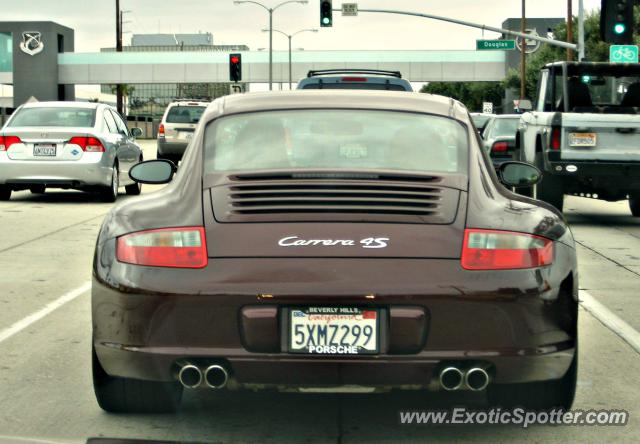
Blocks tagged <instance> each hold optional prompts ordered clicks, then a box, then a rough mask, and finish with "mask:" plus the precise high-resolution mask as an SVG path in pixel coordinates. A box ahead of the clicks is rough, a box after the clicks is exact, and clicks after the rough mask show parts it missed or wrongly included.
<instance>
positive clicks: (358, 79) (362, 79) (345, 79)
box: [342, 77, 367, 82]
mask: <svg viewBox="0 0 640 444" xmlns="http://www.w3.org/2000/svg"><path fill="white" fill-rule="evenodd" d="M342 81H343V82H366V81H367V78H366V77H343V78H342Z"/></svg>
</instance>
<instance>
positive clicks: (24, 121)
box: [7, 106, 96, 128]
mask: <svg viewBox="0 0 640 444" xmlns="http://www.w3.org/2000/svg"><path fill="white" fill-rule="evenodd" d="M95 120H96V110H95V109H92V108H71V107H66V106H65V107H59V108H54V107H33V108H31V107H27V108H22V109H20V110H19V111H17V112H16V114H15V115H14V116H13V118H12V119H11V121H10V122H9V124H8V125H7V126H10V127H19V126H20V127H25V126H61V127H74V128H78V127H80V128H92V127H93V126H94V123H95Z"/></svg>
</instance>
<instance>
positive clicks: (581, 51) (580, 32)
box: [578, 0, 586, 62]
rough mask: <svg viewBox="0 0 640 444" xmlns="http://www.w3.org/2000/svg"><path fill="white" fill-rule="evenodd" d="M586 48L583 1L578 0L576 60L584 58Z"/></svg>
mask: <svg viewBox="0 0 640 444" xmlns="http://www.w3.org/2000/svg"><path fill="white" fill-rule="evenodd" d="M585 51H586V48H585V46H584V1H583V0H578V61H580V62H582V61H583V60H584V58H585V57H586V56H585Z"/></svg>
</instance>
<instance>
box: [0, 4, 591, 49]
mask: <svg viewBox="0 0 640 444" xmlns="http://www.w3.org/2000/svg"><path fill="white" fill-rule="evenodd" d="M280 2H281V0H262V3H264V4H266V5H268V6H275V5H277V4H278V3H280ZM319 3H320V0H310V1H309V3H308V4H307V5H299V4H295V3H294V4H288V5H285V6H283V7H282V8H280V9H278V10H277V11H276V12H275V13H274V28H277V29H280V30H282V31H284V32H288V33H292V32H295V31H297V30H299V29H303V28H318V27H319V21H320V19H319V9H320V8H319ZM341 3H342V1H339V0H338V1H336V0H334V2H333V4H334V7H339V5H340V4H341ZM527 3H528V4H527V16H530V17H564V16H565V15H566V3H567V2H566V1H564V0H528V1H527ZM573 3H574V8H575V11H574V13H575V14H576V15H577V3H578V0H574V1H573ZM520 4H521V2H520V0H445V1H443V0H361V1H359V2H358V5H359V7H360V8H361V9H363V8H366V7H369V8H387V9H399V10H405V11H413V12H425V13H432V14H436V15H442V16H449V17H455V18H459V19H462V20H468V21H474V22H480V23H484V24H487V25H492V26H498V27H499V26H500V24H501V23H502V21H503V20H504V19H506V18H509V17H519V15H520ZM584 4H585V8H586V9H587V10H591V9H594V8H596V7H599V5H600V0H584ZM114 5H115V1H114V0H28V1H17V0H0V11H2V12H1V18H0V20H3V21H14V20H51V21H54V22H58V23H60V24H63V25H65V26H68V27H70V28H73V29H74V30H75V35H76V52H92V51H99V49H100V48H101V47H108V46H114V41H115V24H114V22H115V18H114V17H115V12H114V11H115V6H114ZM121 7H122V9H125V10H130V11H132V12H131V13H129V14H127V17H126V20H130V21H131V23H127V24H125V30H129V31H133V32H134V33H157V32H161V33H192V32H194V33H195V32H198V31H203V32H211V33H212V34H213V39H214V43H215V44H236V43H238V44H246V45H248V46H249V47H250V48H251V49H254V50H255V49H257V48H260V47H267V46H268V35H267V34H266V33H261V32H260V29H262V28H265V27H267V25H268V15H267V12H266V11H265V10H263V9H262V8H260V7H258V6H256V5H250V4H245V5H234V4H233V1H232V0H121ZM130 36H131V34H125V44H128V43H129V40H130ZM497 36H498V34H496V33H491V32H486V33H485V37H486V38H496V37H497ZM481 37H482V31H481V30H477V29H471V28H464V27H460V26H457V25H453V24H447V23H442V22H437V21H433V20H427V19H422V18H414V17H402V16H396V15H387V14H371V13H369V14H367V13H361V15H360V16H358V17H341V16H340V13H334V23H333V27H332V28H322V29H320V32H318V33H303V34H300V35H298V36H296V37H295V38H294V43H293V46H294V48H298V47H302V48H304V49H306V50H312V49H475V40H476V39H477V38H481ZM286 48H287V40H286V38H285V37H284V36H280V35H277V34H276V35H275V36H274V49H276V50H277V49H282V50H285V49H286Z"/></svg>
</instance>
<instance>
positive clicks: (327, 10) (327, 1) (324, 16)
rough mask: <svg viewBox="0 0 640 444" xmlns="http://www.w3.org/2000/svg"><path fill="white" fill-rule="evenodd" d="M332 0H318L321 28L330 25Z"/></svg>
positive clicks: (331, 20)
mask: <svg viewBox="0 0 640 444" xmlns="http://www.w3.org/2000/svg"><path fill="white" fill-rule="evenodd" d="M332 1H333V0H321V1H320V26H322V27H323V28H325V27H329V26H332V25H333V24H332V22H333V4H332Z"/></svg>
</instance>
